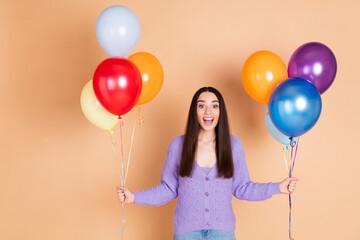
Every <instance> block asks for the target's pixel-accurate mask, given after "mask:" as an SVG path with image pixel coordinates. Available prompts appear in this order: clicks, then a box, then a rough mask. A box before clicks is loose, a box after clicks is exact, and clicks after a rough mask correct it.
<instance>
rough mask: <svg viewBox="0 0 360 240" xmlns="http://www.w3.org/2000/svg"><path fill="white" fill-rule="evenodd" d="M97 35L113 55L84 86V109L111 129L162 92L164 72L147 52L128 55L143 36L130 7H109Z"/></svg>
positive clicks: (103, 46) (82, 101)
mask: <svg viewBox="0 0 360 240" xmlns="http://www.w3.org/2000/svg"><path fill="white" fill-rule="evenodd" d="M96 36H97V39H98V41H99V43H100V45H101V47H102V48H103V49H104V51H105V52H106V53H107V54H108V55H109V56H110V58H107V59H105V60H104V61H103V62H101V63H100V64H99V66H98V67H97V68H96V70H95V73H94V76H93V79H92V80H90V81H89V82H88V83H87V84H86V85H85V86H84V88H83V90H82V93H81V108H82V110H83V112H84V114H85V116H86V117H87V119H88V120H89V121H90V122H91V123H93V124H94V125H95V126H97V127H100V128H102V129H105V130H109V131H111V129H112V128H113V127H114V126H115V124H116V123H117V121H118V118H121V116H122V115H124V114H126V113H127V112H129V111H130V110H131V109H132V108H133V107H134V106H136V105H142V104H145V103H147V102H149V101H150V100H152V99H153V98H154V97H155V96H156V95H157V94H158V93H159V91H160V89H161V87H162V84H163V79H164V72H163V69H162V66H161V64H160V62H159V60H158V59H157V58H156V57H155V56H154V55H152V54H150V53H148V52H137V53H134V54H132V55H131V56H129V57H128V55H129V54H130V53H131V51H132V50H133V49H134V48H135V47H136V45H137V43H138V41H139V38H140V23H139V20H138V18H137V17H136V15H135V14H134V13H133V12H132V11H131V10H130V9H129V8H127V7H124V6H119V5H115V6H111V7H108V8H106V9H105V10H104V11H103V12H102V13H101V14H100V16H99V18H98V20H97V23H96Z"/></svg>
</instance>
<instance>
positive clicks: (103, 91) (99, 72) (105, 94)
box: [93, 57, 142, 116]
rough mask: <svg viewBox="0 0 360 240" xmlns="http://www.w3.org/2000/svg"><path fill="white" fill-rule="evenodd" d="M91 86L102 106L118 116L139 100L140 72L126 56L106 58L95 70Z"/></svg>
mask: <svg viewBox="0 0 360 240" xmlns="http://www.w3.org/2000/svg"><path fill="white" fill-rule="evenodd" d="M93 87H94V92H95V95H96V97H97V98H98V100H99V102H100V103H101V104H102V105H103V107H104V108H105V109H106V110H108V111H109V112H111V113H112V114H115V115H117V116H120V115H123V114H126V113H127V112H129V111H130V110H131V109H132V108H133V107H134V106H135V105H136V103H137V101H138V100H139V97H140V93H141V87H142V81H141V74H140V71H139V70H138V69H137V67H136V66H135V64H134V63H132V62H131V61H129V60H128V59H126V58H119V57H113V58H108V59H105V60H104V61H103V62H102V63H100V65H99V66H98V67H97V69H96V70H95V73H94V78H93Z"/></svg>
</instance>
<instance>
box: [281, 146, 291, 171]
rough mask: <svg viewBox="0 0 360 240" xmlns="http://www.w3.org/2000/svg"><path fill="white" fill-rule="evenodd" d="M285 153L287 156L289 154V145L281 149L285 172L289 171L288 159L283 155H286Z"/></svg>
mask: <svg viewBox="0 0 360 240" xmlns="http://www.w3.org/2000/svg"><path fill="white" fill-rule="evenodd" d="M285 151H286V153H287V155H288V154H289V153H288V152H289V145H286V146H285V147H284V148H283V150H282V153H283V157H284V161H285V167H286V171H288V169H289V166H288V163H287V162H288V160H287V159H288V158H287V156H286V155H285V154H286V153H285Z"/></svg>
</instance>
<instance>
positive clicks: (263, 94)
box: [241, 51, 288, 104]
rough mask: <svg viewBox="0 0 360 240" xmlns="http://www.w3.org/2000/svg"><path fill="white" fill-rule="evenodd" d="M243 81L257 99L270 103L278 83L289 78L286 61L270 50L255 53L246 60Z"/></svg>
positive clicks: (247, 90) (242, 74)
mask: <svg viewBox="0 0 360 240" xmlns="http://www.w3.org/2000/svg"><path fill="white" fill-rule="evenodd" d="M241 78H242V83H243V85H244V88H245V90H246V92H247V93H248V94H249V95H250V97H252V98H253V99H255V100H256V101H258V102H260V103H263V104H268V102H269V99H270V96H271V93H272V91H273V90H274V88H275V87H276V85H278V84H279V83H280V82H282V81H284V80H285V79H287V78H288V75H287V69H286V65H285V63H284V62H283V61H282V60H281V58H280V57H279V56H278V55H276V54H275V53H273V52H270V51H258V52H255V53H253V54H252V55H251V56H250V57H248V59H247V60H246V61H245V63H244V66H243V69H242V73H241Z"/></svg>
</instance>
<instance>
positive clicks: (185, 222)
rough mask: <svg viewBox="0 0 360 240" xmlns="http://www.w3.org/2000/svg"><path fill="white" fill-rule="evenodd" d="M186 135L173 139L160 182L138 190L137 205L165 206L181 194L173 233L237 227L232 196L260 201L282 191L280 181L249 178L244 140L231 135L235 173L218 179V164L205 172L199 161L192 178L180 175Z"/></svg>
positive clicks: (228, 229)
mask: <svg viewBox="0 0 360 240" xmlns="http://www.w3.org/2000/svg"><path fill="white" fill-rule="evenodd" d="M183 140H184V136H183V135H182V136H177V137H175V138H174V139H172V140H171V142H170V144H169V147H168V150H167V156H166V162H165V164H164V168H163V170H162V173H161V184H159V185H157V186H155V187H152V188H149V189H146V190H142V191H139V192H135V193H134V195H135V202H134V203H135V204H144V205H162V204H165V203H167V202H169V201H171V200H173V199H175V198H176V197H178V201H177V205H176V210H175V215H174V234H176V235H179V234H183V233H187V232H191V231H196V230H203V229H217V230H223V231H234V230H235V215H234V212H233V209H232V205H231V200H232V195H234V196H235V197H236V198H238V199H242V200H248V201H261V200H265V199H268V198H270V197H271V196H272V195H274V194H277V193H280V190H279V183H272V182H269V183H254V182H251V181H250V177H249V173H248V170H247V166H246V161H245V152H244V149H243V145H242V142H241V140H240V139H239V138H238V137H236V136H234V135H231V149H232V155H233V161H234V176H233V178H230V179H224V178H217V166H216V164H215V165H214V167H213V168H212V169H211V170H210V172H209V173H206V172H205V171H204V169H202V168H201V167H200V166H199V165H198V164H197V162H196V161H194V166H193V170H192V177H185V178H183V177H180V176H179V175H178V167H179V163H180V157H181V151H182V145H183Z"/></svg>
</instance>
